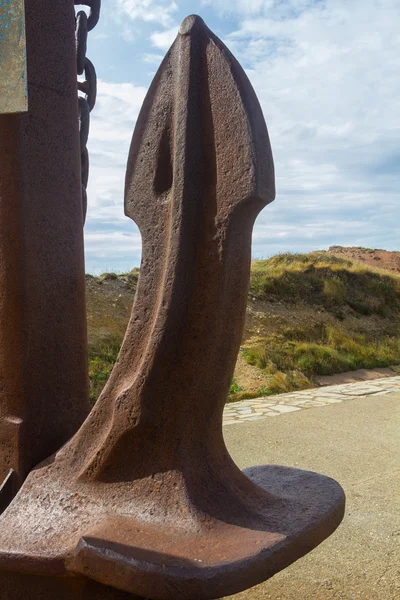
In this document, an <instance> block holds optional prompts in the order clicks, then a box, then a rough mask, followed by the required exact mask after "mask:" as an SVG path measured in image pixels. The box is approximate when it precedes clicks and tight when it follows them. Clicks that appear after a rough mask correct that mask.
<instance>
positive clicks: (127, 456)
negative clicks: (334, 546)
mask: <svg viewBox="0 0 400 600" xmlns="http://www.w3.org/2000/svg"><path fill="white" fill-rule="evenodd" d="M274 195H275V189H274V170H273V161H272V154H271V149H270V144H269V139H268V133H267V128H266V125H265V122H264V118H263V115H262V112H261V109H260V106H259V103H258V101H257V98H256V96H255V94H254V91H253V89H252V87H251V85H250V83H249V81H248V79H247V77H246V75H245V73H244V71H243V70H242V69H241V67H240V65H239V64H238V63H237V61H236V60H235V59H234V57H233V56H232V55H231V54H230V52H229V51H228V50H227V48H226V47H225V46H224V45H223V44H222V42H221V41H220V40H219V39H218V38H217V37H216V36H215V35H214V34H213V33H212V32H211V31H210V30H209V29H208V28H207V27H206V26H205V25H204V22H203V21H202V20H201V19H200V18H199V17H195V16H191V17H188V18H187V19H185V21H184V22H183V24H182V26H181V28H180V33H179V35H178V37H177V39H176V41H175V42H174V44H173V46H172V48H171V49H170V51H169V52H168V53H167V56H166V57H165V59H164V61H163V63H162V65H161V67H160V69H159V71H158V72H157V74H156V76H155V79H154V81H153V83H152V85H151V87H150V90H149V92H148V94H147V97H146V99H145V101H144V105H143V108H142V110H141V113H140V115H139V118H138V121H137V124H136V128H135V132H134V136H133V140H132V145H131V150H130V155H129V160H128V168H127V175H126V188H125V209H126V214H127V215H128V216H129V217H131V218H132V219H134V220H135V222H136V223H137V224H138V226H139V228H140V231H141V233H142V236H143V258H142V266H141V274H140V281H139V285H138V290H137V293H136V297H135V303H134V307H133V310H132V316H131V320H130V323H129V325H128V329H127V332H126V336H125V339H124V343H123V346H122V349H121V353H120V356H119V360H118V362H117V364H116V366H115V368H114V370H113V372H112V374H111V377H110V380H109V381H108V383H107V385H106V387H105V389H104V391H103V393H102V395H101V397H100V398H99V400H98V402H97V404H96V405H95V407H94V408H93V410H92V412H91V413H90V415H89V417H88V419H87V420H86V422H85V423H84V425H83V426H82V427H81V429H80V430H79V431H78V433H77V434H76V435H75V436H74V437H73V438H72V440H70V442H68V443H67V444H66V445H65V446H64V447H63V448H62V449H61V450H59V451H58V452H57V454H56V455H54V456H53V457H52V458H50V459H49V460H48V461H46V462H45V463H43V464H42V465H41V466H40V468H38V469H36V470H35V471H33V472H32V473H31V474H30V475H29V477H28V479H27V480H26V482H25V484H24V486H23V488H22V490H21V492H20V494H19V495H18V497H17V498H16V499H15V500H14V501H13V503H12V504H11V505H10V506H9V508H8V509H7V511H6V512H5V513H3V515H2V516H1V517H0V585H1V588H2V589H3V590H4V589H5V590H7V593H8V596H7V599H8V600H16V598H21V595H19V596H18V593H17V592H15V591H14V590H15V587H17V586H18V585H19V586H20V591H21V584H16V583H15V582H16V580H17V577H16V574H18V575H20V574H22V577H24V578H26V581H27V582H29V581H30V583H29V585H28V584H27V586H26V588H24V590H23V595H22V597H23V599H24V600H38V599H39V598H49V599H50V598H62V599H63V598H67V597H69V596H68V595H67V592H66V589H68V590H69V591H70V590H71V586H72V587H74V594H75V596H74V597H77V598H83V597H85V598H87V599H89V598H100V597H103V596H101V594H102V593H104V597H107V598H110V599H111V598H113V599H115V600H116V599H119V598H123V599H124V600H125V598H129V597H132V596H131V594H137V595H139V596H145V597H148V598H154V599H158V600H178V599H181V600H207V599H209V598H218V597H221V596H224V595H229V594H233V593H235V592H238V591H240V590H242V589H245V588H247V587H250V586H252V585H255V584H257V583H259V582H261V581H263V580H265V579H267V578H268V577H271V576H272V575H273V574H274V573H276V572H277V571H279V570H280V569H283V568H284V567H285V566H287V565H289V564H290V563H291V562H293V561H294V560H296V559H298V558H299V557H300V556H302V555H304V554H305V553H306V552H308V551H309V550H311V549H312V548H314V547H315V546H316V545H318V544H319V543H320V542H321V541H322V540H323V539H325V538H326V537H327V536H329V535H330V534H331V533H332V532H333V531H334V529H335V528H336V527H337V526H338V524H339V523H340V521H341V519H342V516H343V510H344V495H343V491H342V489H341V487H340V486H339V485H338V484H337V483H336V482H335V481H333V480H332V479H329V478H327V477H324V476H322V475H318V474H315V473H309V472H306V471H300V470H298V469H289V468H287V467H276V466H264V467H258V468H254V469H250V470H248V471H247V472H246V473H243V472H241V471H240V470H239V469H238V468H237V467H236V466H235V464H234V463H233V461H232V459H231V458H230V456H229V454H228V452H227V449H226V447H225V445H224V441H223V436H222V411H223V406H224V402H225V398H226V396H227V393H228V390H229V386H230V383H231V380H232V374H233V370H234V366H235V361H236V357H237V353H238V350H239V345H240V341H241V335H242V330H243V324H244V317H245V308H246V297H247V287H248V282H249V275H250V247H251V233H252V228H253V224H254V220H255V218H256V216H257V214H258V213H259V211H260V210H261V209H262V208H263V207H264V206H265V205H266V204H268V203H269V202H271V201H272V200H273V199H274ZM93 582H97V584H99V585H102V586H103V587H102V588H99V590H101V591H99V595H98V596H96V595H94V593H93V594H92V592H91V591H89V589H88V588H87V590H86V595H85V596H84V595H83V594H84V593H85V592H84V589H85V586H90V585H94V584H93ZM14 586H15V587H14ZM112 588H115V590H114V592H112ZM113 593H114V595H113ZM106 594H110V595H109V596H107V595H106ZM121 594H122V595H121ZM125 594H126V595H125Z"/></svg>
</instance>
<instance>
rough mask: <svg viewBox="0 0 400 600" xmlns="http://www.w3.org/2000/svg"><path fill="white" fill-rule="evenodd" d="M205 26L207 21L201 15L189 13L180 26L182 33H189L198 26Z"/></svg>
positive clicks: (180, 32)
mask: <svg viewBox="0 0 400 600" xmlns="http://www.w3.org/2000/svg"><path fill="white" fill-rule="evenodd" d="M201 26H203V27H204V26H205V23H204V21H203V19H202V18H201V17H199V15H189V16H188V17H186V19H184V20H183V21H182V25H181V26H180V28H179V34H180V35H189V34H190V33H191V32H192V31H193V29H194V28H195V27H196V28H197V27H201Z"/></svg>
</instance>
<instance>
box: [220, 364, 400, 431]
mask: <svg viewBox="0 0 400 600" xmlns="http://www.w3.org/2000/svg"><path fill="white" fill-rule="evenodd" d="M391 392H400V376H395V377H386V378H384V379H375V380H374V381H361V382H357V383H345V384H342V385H331V386H329V387H328V386H326V387H319V388H315V389H311V390H303V391H301V392H291V393H289V394H279V395H277V396H264V397H263V398H254V399H252V400H242V401H240V402H231V403H229V404H227V405H226V406H225V409H224V421H223V423H224V425H234V424H237V423H245V422H248V421H259V420H261V419H266V418H267V417H278V416H279V415H281V414H284V413H290V412H295V411H298V410H304V409H307V408H314V407H316V406H327V405H329V404H336V403H338V402H344V401H345V400H354V399H355V398H365V397H367V396H374V395H379V396H382V395H385V394H390V393H391Z"/></svg>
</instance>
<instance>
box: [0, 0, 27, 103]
mask: <svg viewBox="0 0 400 600" xmlns="http://www.w3.org/2000/svg"><path fill="white" fill-rule="evenodd" d="M26 110H28V86H27V79H26V52H25V16H24V0H0V114H4V113H20V112H25V111H26Z"/></svg>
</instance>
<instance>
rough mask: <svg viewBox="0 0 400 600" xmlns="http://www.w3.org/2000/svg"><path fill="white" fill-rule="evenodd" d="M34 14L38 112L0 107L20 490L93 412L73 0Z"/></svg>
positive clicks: (4, 330) (5, 458)
mask: <svg viewBox="0 0 400 600" xmlns="http://www.w3.org/2000/svg"><path fill="white" fill-rule="evenodd" d="M25 11H26V24H27V26H26V45H27V55H28V57H29V61H28V84H29V89H30V98H29V111H28V112H27V113H25V114H19V115H0V165H1V167H0V485H1V483H2V482H3V481H4V479H5V478H6V477H7V474H8V473H9V470H10V469H14V471H15V476H14V477H13V482H12V486H13V494H14V493H15V492H16V491H17V489H18V487H19V486H20V485H21V483H22V482H23V480H24V478H25V477H26V475H27V474H28V473H29V471H30V470H31V469H32V468H33V467H34V466H35V465H36V464H37V463H38V462H39V461H41V460H43V459H45V458H47V457H48V456H49V455H50V454H52V453H53V452H54V451H56V450H57V449H58V448H59V447H60V446H61V445H62V444H63V443H65V442H66V441H67V440H68V439H69V438H70V437H71V436H72V435H73V434H74V433H75V432H76V430H77V429H78V427H79V426H80V425H81V423H82V422H83V420H84V419H85V417H86V416H87V414H88V412H89V401H88V378H87V349H86V317H85V276H84V262H83V234H82V208H81V182H80V153H79V131H78V107H77V99H76V93H77V90H76V56H75V34H74V29H75V17H74V6H73V3H72V2H65V0H52V3H51V10H49V4H48V2H47V1H46V0H25ZM3 498H4V495H3Z"/></svg>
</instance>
